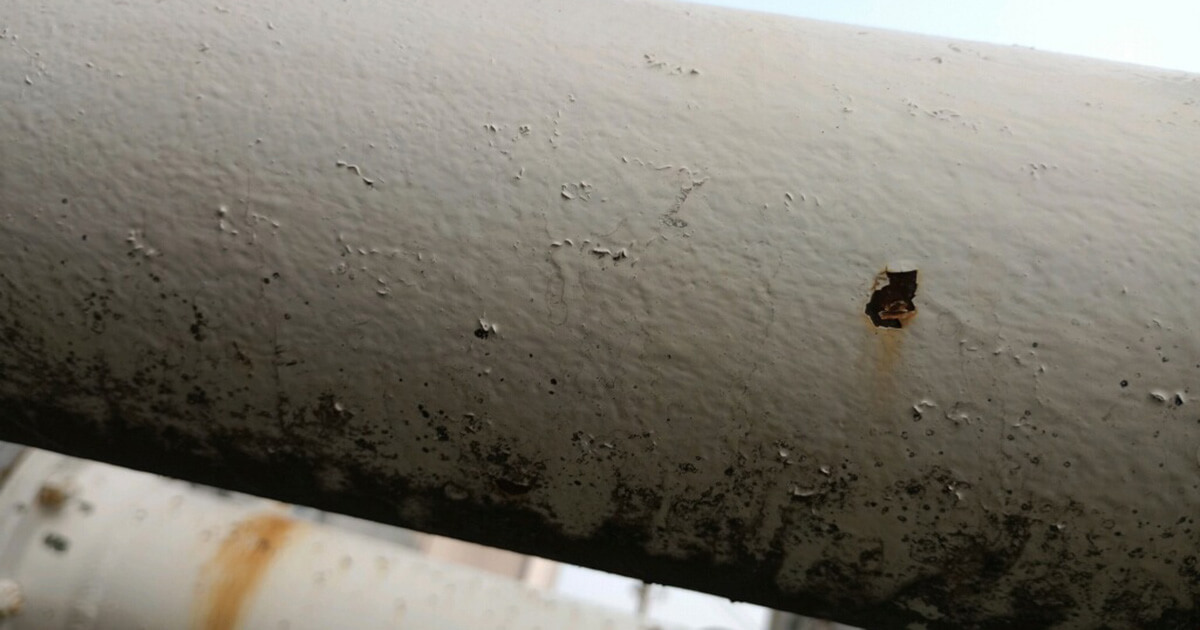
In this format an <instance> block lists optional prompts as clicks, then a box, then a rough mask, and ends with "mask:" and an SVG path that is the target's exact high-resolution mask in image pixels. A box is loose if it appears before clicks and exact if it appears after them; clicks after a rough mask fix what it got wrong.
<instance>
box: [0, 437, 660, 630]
mask: <svg viewBox="0 0 1200 630" xmlns="http://www.w3.org/2000/svg"><path fill="white" fill-rule="evenodd" d="M0 514H2V515H3V517H2V520H0V576H2V577H0V613H3V614H4V617H3V621H0V627H3V628H5V630H22V629H30V628H37V629H39V630H50V629H54V628H64V629H66V628H71V629H73V630H79V629H89V630H108V629H112V630H118V629H119V630H127V629H128V628H195V629H197V630H199V629H204V630H218V629H222V630H223V629H232V628H281V629H289V630H306V629H312V630H316V629H322V630H323V629H327V628H343V627H354V628H396V627H410V628H471V629H477V628H496V629H501V628H532V627H542V628H568V627H569V628H596V629H600V628H609V629H620V628H627V629H629V630H634V629H636V628H641V627H642V625H641V624H639V623H637V622H636V621H635V620H634V619H633V618H632V617H629V616H623V615H620V614H615V613H609V612H606V611H604V610H601V609H599V608H593V607H589V606H586V605H582V604H576V603H573V602H568V601H559V600H556V599H554V598H552V597H550V596H548V595H546V594H544V593H541V592H538V591H537V590H535V589H533V588H530V587H527V586H525V585H522V584H519V583H518V582H515V581H513V580H510V579H504V578H498V577H494V576H491V575H488V574H485V573H483V572H480V571H476V570H472V569H469V568H466V567H461V566H455V565H451V564H445V563H441V562H438V561H435V560H432V559H429V558H426V557H423V556H421V555H420V554H418V553H416V552H414V551H411V550H408V549H405V548H404V547H402V546H399V545H395V544H392V543H389V542H385V541H381V540H378V539H373V538H368V537H365V536H357V535H354V534H349V533H346V532H344V531H339V530H337V529H336V528H332V527H323V526H320V525H316V524H313V523H309V522H304V521H299V520H295V519H293V518H292V517H291V516H289V513H288V510H287V506H284V505H281V504H278V503H274V502H271V501H267V500H265V499H257V498H253V497H233V498H221V497H219V496H217V495H216V494H215V493H213V492H211V491H210V490H207V489H203V488H199V487H196V486H193V485H191V484H186V483H183V482H179V481H174V480H170V479H165V478H162V477H157V476H154V475H149V474H146V473H140V472H135V471H131V470H127V469H122V468H117V467H114V466H109V465H106V464H100V463H96V462H89V461H85V460H79V459H73V458H69V457H63V456H61V455H56V454H53V453H49V452H46V451H39V450H36V449H30V451H29V452H27V453H25V454H24V455H23V456H22V458H21V460H20V461H19V463H18V464H17V465H16V467H15V470H13V471H12V472H11V473H10V475H9V477H8V479H7V480H6V481H5V483H4V487H3V489H0Z"/></svg>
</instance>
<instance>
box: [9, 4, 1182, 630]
mask: <svg viewBox="0 0 1200 630" xmlns="http://www.w3.org/2000/svg"><path fill="white" fill-rule="evenodd" d="M9 4H10V5H12V6H9V7H7V10H6V11H5V15H4V17H3V19H4V20H5V22H4V24H3V26H2V27H0V29H2V30H3V35H4V39H2V40H0V50H2V51H3V52H2V53H0V77H3V79H2V81H3V82H2V83H0V103H3V107H2V108H0V138H3V139H4V145H3V149H0V213H2V215H0V221H2V223H0V291H2V292H3V294H2V295H0V331H2V332H3V335H2V337H0V338H2V339H3V340H4V341H3V345H2V346H0V412H2V413H3V414H4V415H3V417H5V418H6V420H5V422H4V424H3V425H0V435H2V436H7V437H9V438H12V439H20V440H24V441H26V442H29V443H34V444H38V445H41V446H45V447H50V448H56V449H60V450H63V451H67V452H71V453H76V454H83V455H89V456H92V457H101V458H104V459H108V460H110V461H116V462H122V463H125V464H128V465H133V466H138V467H142V468H147V469H153V470H156V471H160V472H163V473H169V474H174V475H177V476H181V477H186V478H191V479H198V480H203V481H207V482H212V483H217V484H221V485H225V486H228V487H233V488H238V489H243V490H249V491H252V492H255V493H257V494H260V495H266V496H274V497H279V498H283V499H287V500H291V501H298V502H303V503H308V504H314V505H318V506H321V507H325V508H332V509H336V510H340V511H344V512H348V513H352V514H356V515H359V516H366V517H370V518H374V519H377V520H382V521H387V522H393V523H400V524H404V525H408V526H411V527H415V528H418V529H423V530H427V531H436V532H441V533H447V534H451V535H456V536H459V537H463V538H467V539H471V540H476V541H481V542H487V543H491V544H496V545H501V546H506V547H509V548H514V549H517V550H521V551H527V552H537V553H540V554H541V555H547V556H551V557H555V558H559V559H565V560H570V561H574V562H576V563H580V564H587V565H591V566H597V567H601V568H606V569H609V570H615V571H619V572H623V573H626V574H630V575H635V576H637V577H640V578H643V579H647V580H652V581H660V582H668V583H673V584H679V585H685V586H691V587H693V588H700V589H703V590H708V591H712V592H717V593H721V594H724V595H727V596H730V597H734V598H738V599H747V600H751V601H756V602H759V603H764V604H767V605H772V606H775V607H779V608H786V609H790V610H795V611H799V612H804V613H809V614H813V615H815V616H822V617H832V618H836V619H838V620H843V621H847V622H852V623H857V624H859V625H869V626H877V627H922V626H923V627H927V628H958V627H1000V626H1005V627H1095V626H1098V625H1101V624H1108V625H1110V626H1114V627H1132V626H1138V627H1176V626H1179V627H1195V626H1196V625H1197V623H1198V621H1197V620H1198V615H1200V612H1198V610H1200V568H1198V562H1200V561H1198V560H1197V549H1198V548H1200V528H1198V527H1197V524H1196V519H1197V506H1200V423H1198V422H1197V418H1198V416H1200V412H1198V411H1197V407H1196V404H1195V403H1194V402H1193V397H1194V396H1195V395H1196V388H1197V387H1200V385H1198V383H1200V330H1198V329H1197V324H1196V317H1195V312H1196V307H1197V305H1198V304H1200V297H1198V295H1200V291H1198V287H1197V284H1198V279H1200V255H1198V254H1197V250H1196V245H1195V244H1196V243H1197V242H1200V220H1198V219H1197V216H1198V214H1197V211H1198V210H1200V207H1198V204H1200V201H1198V200H1200V177H1197V172H1196V166H1195V165H1196V164H1197V163H1198V162H1200V122H1198V121H1200V105H1198V104H1197V99H1198V98H1200V82H1198V81H1197V77H1195V76H1192V75H1184V74H1179V73H1170V72H1162V71H1156V70H1152V69H1146V68H1135V67H1128V66H1118V65H1113V64H1107V63H1101V62H1096V61H1091V60H1085V59H1076V58H1067V57H1059V56H1051V55H1046V54H1041V53H1037V52H1033V51H1028V50H1020V49H1013V48H1000V47H994V46H983V45H974V44H965V43H957V42H947V41H943V40H937V39H931V38H924V37H914V36H905V35H898V34H891V33H883V32H878V31H869V30H860V29H855V28H849V27H840V26H831V25H823V24H814V23H809V22H804V21H797V20H791V19H785V18H777V17H769V16H760V15H751V14H745V13H737V12H729V11H722V10H716V9H709V8H702V7H689V6H687V5H677V4H654V3H643V2H632V1H625V0H603V1H602V0H581V1H572V2H566V1H565V0H540V1H539V0H496V1H489V2H483V1H481V0H439V1H436V2H434V1H433V0H426V1H418V2H404V3H394V2H383V1H381V0H351V1H348V2H340V3H331V2H327V1H325V0H299V1H297V0H289V1H287V2H285V1H283V0H262V1H259V2H255V3H253V4H252V5H245V6H242V5H232V4H231V5H228V6H226V5H224V4H222V3H217V4H215V5H214V4H212V3H208V4H183V5H180V4H176V3H155V2H151V1H150V0H132V1H130V2H127V3H124V4H120V5H113V4H111V3H107V2H100V1H99V0H46V1H42V2H36V3H35V2H32V1H30V0H18V1H17V2H11V3H9Z"/></svg>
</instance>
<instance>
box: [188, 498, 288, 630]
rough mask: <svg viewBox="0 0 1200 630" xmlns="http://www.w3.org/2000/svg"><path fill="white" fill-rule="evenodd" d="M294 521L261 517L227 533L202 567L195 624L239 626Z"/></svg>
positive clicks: (225, 629)
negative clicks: (246, 608) (246, 605)
mask: <svg viewBox="0 0 1200 630" xmlns="http://www.w3.org/2000/svg"><path fill="white" fill-rule="evenodd" d="M295 526H296V522H295V521H293V520H291V519H289V518H286V517H283V516H280V515H277V514H262V515H259V516H255V517H253V518H250V519H248V520H246V521H243V522H242V523H240V524H239V525H238V526H237V527H235V528H234V529H233V531H231V532H230V533H229V535H228V536H227V537H226V538H225V540H224V541H222V542H221V547H220V548H219V549H217V553H216V555H214V556H213V558H212V560H210V561H209V563H208V564H207V565H206V566H205V568H204V574H203V578H204V579H203V581H202V582H201V587H202V588H203V589H204V591H205V592H204V594H203V596H202V597H200V598H199V600H198V601H199V602H200V608H199V609H198V612H199V614H198V615H197V621H198V624H197V625H196V626H195V627H196V628H198V629H203V630H232V629H233V628H238V627H240V624H239V618H240V617H241V614H242V609H243V608H244V607H245V603H246V602H247V601H248V600H249V599H250V598H251V596H252V595H253V594H254V591H255V589H256V588H257V587H258V584H259V583H260V582H261V581H262V577H263V575H264V574H266V572H267V569H268V568H270V566H271V562H272V561H273V560H274V559H275V556H276V555H277V554H278V553H279V550H280V549H282V548H283V546H284V545H285V544H286V542H287V539H288V536H289V535H290V534H291V532H292V530H293V529H295Z"/></svg>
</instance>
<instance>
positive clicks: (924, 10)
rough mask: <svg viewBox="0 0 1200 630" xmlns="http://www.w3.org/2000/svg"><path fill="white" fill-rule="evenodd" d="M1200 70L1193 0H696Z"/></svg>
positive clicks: (1199, 27)
mask: <svg viewBox="0 0 1200 630" xmlns="http://www.w3.org/2000/svg"><path fill="white" fill-rule="evenodd" d="M697 2H698V3H699V4H712V5H719V6H726V7H734V8H739V9H748V10H753V11H764V12H768V13H779V14H785V15H793V16H799V17H806V18H812V19H816V20H825V21H829V22H841V23H845V24H854V25H857V26H871V27H877V28H885V29H891V30H899V31H908V32H912V33H924V34H927V35H938V36H942V37H951V38H954V39H963V40H971V41H981V42H991V43H995V44H1005V45H1008V44H1017V45H1021V46H1031V47H1033V48H1037V49H1039V50H1046V51H1052V52H1060V53H1068V54H1073V55H1082V56H1085V57H1095V58H1099V59H1110V60H1114V61H1123V62H1128V63H1136V64H1140V65H1146V66H1155V67H1159V68H1168V69H1171V70H1185V71H1188V72H1196V73H1200V2H1197V1H1196V0H1189V1H1179V0H1137V1H1136V2H1111V1H1108V0H1091V1H1087V2H1085V1H1083V0H904V1H900V0H697Z"/></svg>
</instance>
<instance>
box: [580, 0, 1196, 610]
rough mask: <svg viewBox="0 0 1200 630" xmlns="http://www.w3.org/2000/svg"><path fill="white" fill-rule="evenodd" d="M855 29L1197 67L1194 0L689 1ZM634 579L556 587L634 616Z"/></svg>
mask: <svg viewBox="0 0 1200 630" xmlns="http://www.w3.org/2000/svg"><path fill="white" fill-rule="evenodd" d="M695 1H696V2H697V3H698V4H711V5H718V6H725V7H733V8H738V9H747V10H752V11H763V12H767V13H779V14H784V15H794V16H797V17H804V18H811V19H815V20H825V21H828V22H841V23H844V24H853V25H856V26H868V27H876V28H885V29H891V30H897V31H907V32H911V33H924V34H926V35H937V36H939V37H949V38H953V39H962V40H968V41H981V42H991V43H994V44H1003V45H1012V44H1015V45H1019V46H1028V47H1033V48H1037V49H1038V50H1045V51H1050V52H1059V53H1067V54H1072V55H1082V56H1085V57H1094V58H1097V59H1109V60H1113V61H1122V62H1127V63H1136V64H1140V65H1145V66H1155V67H1159V68H1168V69H1171V70H1185V71H1188V72H1195V73H1200V0H1191V1H1189V2H1182V1H1172V0H1137V1H1131V2H1121V3H1118V2H1109V1H1106V0H1093V1H1090V2H1085V1H1083V0H695ZM638 584H640V583H639V582H637V581H636V580H632V579H629V578H625V577H620V576H616V575H611V574H608V573H601V572H599V571H593V570H591V569H584V568H580V567H572V566H563V567H562V573H561V574H560V579H559V583H558V590H559V592H561V593H564V594H566V595H568V596H572V597H577V598H580V599H585V600H588V601H591V602H593V603H596V604H601V605H604V606H607V607H610V608H616V609H618V610H623V611H625V612H630V613H632V612H633V611H634V609H635V607H636V602H637V599H636V592H637V586H638ZM654 593H655V595H654V597H653V598H652V599H651V605H650V607H649V611H650V618H651V619H653V620H655V621H658V622H660V623H664V624H667V625H668V626H674V627H684V628H697V629H698V628H728V629H729V630H762V629H764V628H766V624H767V618H768V615H769V613H768V611H767V610H765V609H762V608H759V607H757V606H750V605H748V604H733V603H731V602H730V601H729V600H727V599H724V598H720V597H713V596H711V595H703V594H700V593H694V592H691V591H685V590H682V589H674V588H662V587H657V588H656V589H655V591H654Z"/></svg>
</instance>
